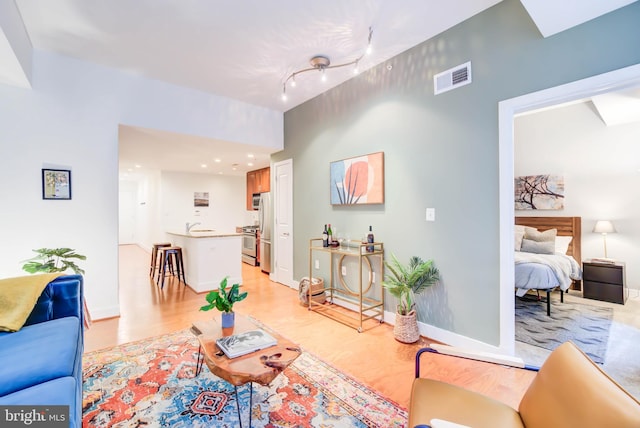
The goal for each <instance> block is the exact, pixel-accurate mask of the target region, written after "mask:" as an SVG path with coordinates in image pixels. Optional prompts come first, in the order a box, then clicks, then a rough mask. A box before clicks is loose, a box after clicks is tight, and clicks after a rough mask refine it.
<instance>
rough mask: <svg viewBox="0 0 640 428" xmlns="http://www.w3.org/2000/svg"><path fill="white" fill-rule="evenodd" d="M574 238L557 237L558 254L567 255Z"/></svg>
mask: <svg viewBox="0 0 640 428" xmlns="http://www.w3.org/2000/svg"><path fill="white" fill-rule="evenodd" d="M572 239H573V236H556V253H560V254H567V251H569V244H571V240H572Z"/></svg>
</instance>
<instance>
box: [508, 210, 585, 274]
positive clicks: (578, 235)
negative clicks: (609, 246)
mask: <svg viewBox="0 0 640 428" xmlns="http://www.w3.org/2000/svg"><path fill="white" fill-rule="evenodd" d="M516 224H518V225H521V226H531V227H535V228H536V229H538V230H539V231H541V232H542V231H545V230H548V229H558V235H559V236H571V237H573V239H572V240H571V244H569V250H568V251H567V254H568V255H570V256H573V258H574V259H576V261H577V262H578V264H582V217H516Z"/></svg>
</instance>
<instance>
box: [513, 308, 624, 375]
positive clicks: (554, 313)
mask: <svg viewBox="0 0 640 428" xmlns="http://www.w3.org/2000/svg"><path fill="white" fill-rule="evenodd" d="M515 305H516V306H515V321H516V326H515V336H516V341H519V342H523V343H528V344H530V345H534V346H538V347H541V348H545V349H548V350H550V351H553V350H554V349H555V348H556V347H558V346H559V345H560V344H562V343H564V342H566V341H567V340H571V341H572V342H573V343H575V344H576V346H578V347H579V348H580V349H581V350H582V351H583V352H584V353H585V354H587V355H588V356H589V357H590V358H591V359H592V360H593V361H595V362H596V363H600V364H603V363H604V362H605V357H606V353H607V343H608V340H609V331H610V329H611V321H612V319H613V309H611V308H603V307H598V306H590V305H586V304H580V303H570V302H567V301H566V300H565V303H560V301H559V300H558V301H556V300H554V301H552V303H551V316H548V315H547V309H546V302H545V301H537V300H535V299H532V298H523V299H520V298H516V303H515Z"/></svg>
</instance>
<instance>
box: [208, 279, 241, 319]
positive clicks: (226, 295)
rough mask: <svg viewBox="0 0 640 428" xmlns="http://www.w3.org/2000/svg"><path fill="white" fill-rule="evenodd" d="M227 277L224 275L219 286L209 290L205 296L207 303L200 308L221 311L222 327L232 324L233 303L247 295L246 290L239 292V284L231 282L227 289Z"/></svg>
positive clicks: (233, 317)
mask: <svg viewBox="0 0 640 428" xmlns="http://www.w3.org/2000/svg"><path fill="white" fill-rule="evenodd" d="M228 279H229V277H228V276H227V277H225V278H224V279H223V280H222V281H221V282H220V287H219V288H218V289H217V290H211V291H209V292H208V293H207V295H206V296H205V299H206V300H207V303H208V304H207V305H204V306H202V307H201V308H200V310H201V311H210V310H211V309H217V310H219V311H220V312H222V328H228V327H233V326H234V320H235V316H234V312H233V305H234V304H235V303H237V302H240V301H242V300H244V299H245V298H246V297H247V294H248V293H247V292H246V291H245V292H244V293H240V285H239V284H233V285H232V286H231V288H230V289H229V290H228V291H227V280H228Z"/></svg>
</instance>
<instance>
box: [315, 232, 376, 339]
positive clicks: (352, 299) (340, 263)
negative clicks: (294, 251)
mask: <svg viewBox="0 0 640 428" xmlns="http://www.w3.org/2000/svg"><path fill="white" fill-rule="evenodd" d="M343 245H344V246H343V247H323V246H322V239H321V238H313V239H310V240H309V278H313V277H314V275H313V271H314V267H315V268H316V271H318V270H321V269H320V266H319V265H320V263H319V262H320V260H319V258H318V257H320V254H322V253H324V254H326V255H328V259H329V260H328V270H329V272H328V274H329V280H328V281H326V278H323V279H324V290H325V295H326V302H325V303H319V302H316V301H314V299H312V298H311V297H312V296H311V292H312V290H311V287H309V290H308V293H309V296H308V302H309V310H310V311H315V312H318V313H320V314H322V315H325V316H327V317H329V318H332V319H334V320H336V321H338V322H340V323H342V324H345V325H347V326H349V327H353V328H355V329H356V330H357V331H358V332H359V333H361V332H363V331H364V330H365V327H364V325H365V322H366V321H368V320H375V321H378V322H377V323H370V324H373V325H376V324H381V323H383V322H384V290H383V289H382V281H383V278H384V244H383V243H381V242H374V243H360V242H357V241H347V242H346V245H345V244H344V243H343ZM367 248H369V249H370V250H373V251H367ZM350 257H355V258H356V259H357V260H355V261H352V262H353V263H351V264H350V263H349V260H348V258H350ZM326 258H327V257H323V261H325V262H326ZM372 262H373V263H372ZM316 263H317V265H316ZM347 264H349V265H350V266H353V265H355V266H356V267H357V268H359V269H358V274H357V275H351V277H356V276H357V278H358V279H357V282H355V281H352V282H353V283H352V284H348V282H347V278H345V276H344V275H343V272H344V271H345V270H346V265H347ZM326 265H327V263H323V266H324V269H323V270H321V271H322V272H324V273H326V270H327V267H326ZM376 268H377V269H376ZM315 276H316V277H318V274H316V275H315Z"/></svg>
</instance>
